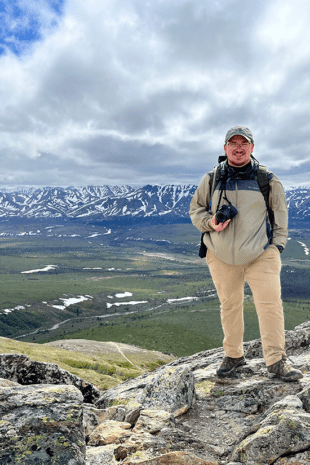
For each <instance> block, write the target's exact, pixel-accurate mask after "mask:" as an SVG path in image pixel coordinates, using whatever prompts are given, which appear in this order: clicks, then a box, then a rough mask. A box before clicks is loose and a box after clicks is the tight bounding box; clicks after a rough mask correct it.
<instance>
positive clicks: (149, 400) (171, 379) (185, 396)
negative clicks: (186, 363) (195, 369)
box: [141, 367, 195, 417]
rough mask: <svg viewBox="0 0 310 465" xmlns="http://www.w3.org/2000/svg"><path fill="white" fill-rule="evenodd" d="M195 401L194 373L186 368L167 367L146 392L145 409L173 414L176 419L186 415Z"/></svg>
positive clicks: (143, 399) (144, 397)
mask: <svg viewBox="0 0 310 465" xmlns="http://www.w3.org/2000/svg"><path fill="white" fill-rule="evenodd" d="M194 400H195V382H194V375H193V373H191V372H189V371H188V370H187V369H186V368H185V369H184V368H174V367H166V369H165V370H163V371H162V372H160V373H159V374H158V375H157V376H156V378H154V380H153V381H152V383H149V384H148V385H147V386H146V387H145V390H144V393H143V396H142V399H141V403H142V405H143V408H144V409H152V410H154V409H158V410H166V411H167V412H171V413H172V414H173V415H174V416H175V417H177V416H179V415H182V414H183V413H185V412H186V411H187V410H188V409H189V408H190V407H191V405H192V404H193V402H194Z"/></svg>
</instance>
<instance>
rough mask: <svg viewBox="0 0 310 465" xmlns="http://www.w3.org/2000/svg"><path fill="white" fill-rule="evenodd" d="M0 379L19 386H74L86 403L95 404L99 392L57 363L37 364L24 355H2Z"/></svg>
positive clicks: (0, 355) (0, 356)
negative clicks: (13, 382)
mask: <svg viewBox="0 0 310 465" xmlns="http://www.w3.org/2000/svg"><path fill="white" fill-rule="evenodd" d="M0 378H5V379H9V380H11V381H15V382H17V383H19V384H22V385H26V386H29V385H31V384H72V385H73V386H75V387H77V388H78V389H79V390H80V391H81V393H82V394H83V398H84V402H90V403H92V404H94V403H95V402H96V401H97V400H98V399H99V397H100V392H99V390H98V389H97V388H96V387H95V386H93V385H92V384H90V383H88V382H87V381H84V380H83V379H81V378H79V377H78V376H75V375H72V374H71V373H69V372H68V371H66V370H63V369H62V368H59V366H58V365H56V364H55V363H45V362H36V361H32V360H30V358H29V357H27V356H26V355H23V354H0Z"/></svg>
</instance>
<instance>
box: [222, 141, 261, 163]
mask: <svg viewBox="0 0 310 465" xmlns="http://www.w3.org/2000/svg"><path fill="white" fill-rule="evenodd" d="M231 144H233V145H231ZM235 144H237V145H235ZM253 149H254V144H249V142H248V141H247V140H246V138H245V137H243V136H233V137H231V138H230V139H229V141H228V143H227V145H224V151H225V153H226V155H227V158H228V164H229V165H231V166H236V167H239V168H240V167H241V166H244V165H246V164H247V163H249V161H250V156H251V153H252V152H253Z"/></svg>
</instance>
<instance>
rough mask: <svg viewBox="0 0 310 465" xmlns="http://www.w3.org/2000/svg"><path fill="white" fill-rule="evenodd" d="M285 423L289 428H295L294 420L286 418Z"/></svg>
mask: <svg viewBox="0 0 310 465" xmlns="http://www.w3.org/2000/svg"><path fill="white" fill-rule="evenodd" d="M285 423H286V424H287V426H288V427H289V428H296V423H295V421H294V420H287V421H286V422H285Z"/></svg>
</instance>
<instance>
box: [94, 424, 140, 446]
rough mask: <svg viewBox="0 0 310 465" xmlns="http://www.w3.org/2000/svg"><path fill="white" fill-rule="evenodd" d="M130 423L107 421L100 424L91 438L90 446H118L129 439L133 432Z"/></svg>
mask: <svg viewBox="0 0 310 465" xmlns="http://www.w3.org/2000/svg"><path fill="white" fill-rule="evenodd" d="M130 428H131V424H130V423H126V422H120V421H114V420H106V421H103V422H102V423H100V425H98V426H97V428H95V429H94V430H93V431H92V432H91V434H90V436H89V442H88V445H89V446H105V445H106V444H118V443H119V442H120V441H121V440H122V441H123V440H124V439H125V438H128V437H129V436H130V434H131V431H128V430H129V429H130Z"/></svg>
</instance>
